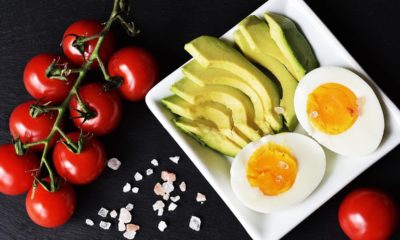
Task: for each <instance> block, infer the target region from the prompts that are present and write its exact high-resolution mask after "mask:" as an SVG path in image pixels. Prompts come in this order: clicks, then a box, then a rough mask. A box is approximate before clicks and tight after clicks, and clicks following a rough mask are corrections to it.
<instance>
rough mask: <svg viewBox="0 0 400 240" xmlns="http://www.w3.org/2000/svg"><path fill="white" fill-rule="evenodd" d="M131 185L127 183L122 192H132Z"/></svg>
mask: <svg viewBox="0 0 400 240" xmlns="http://www.w3.org/2000/svg"><path fill="white" fill-rule="evenodd" d="M131 188H132V187H131V184H130V183H126V184H125V185H124V187H123V188H122V191H123V192H124V193H127V192H129V191H130V190H131Z"/></svg>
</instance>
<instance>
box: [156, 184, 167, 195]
mask: <svg viewBox="0 0 400 240" xmlns="http://www.w3.org/2000/svg"><path fill="white" fill-rule="evenodd" d="M154 193H155V194H156V195H157V196H163V195H164V194H165V191H164V189H163V187H162V186H161V184H160V183H156V185H154Z"/></svg>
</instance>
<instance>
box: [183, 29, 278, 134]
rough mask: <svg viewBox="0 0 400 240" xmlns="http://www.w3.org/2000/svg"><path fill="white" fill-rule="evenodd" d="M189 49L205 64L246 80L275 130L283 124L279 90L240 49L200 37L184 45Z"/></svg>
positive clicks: (216, 40) (210, 38) (208, 37)
mask: <svg viewBox="0 0 400 240" xmlns="http://www.w3.org/2000/svg"><path fill="white" fill-rule="evenodd" d="M185 50H186V51H188V52H189V53H190V54H191V55H192V56H193V57H194V59H196V60H197V61H198V62H199V63H200V64H201V65H202V66H203V67H207V68H218V69H222V70H225V71H228V72H231V73H233V74H235V75H237V76H239V77H240V78H241V79H244V80H246V81H247V82H248V84H249V85H250V86H251V87H252V88H253V89H254V90H255V91H256V92H257V94H258V96H259V97H260V98H261V99H262V102H263V107H264V113H265V114H266V115H265V119H266V120H267V122H268V123H269V125H270V126H271V127H272V129H273V130H274V131H280V130H281V129H282V127H283V123H282V117H281V115H279V114H277V113H276V112H275V111H274V110H273V109H274V108H275V107H278V106H279V100H280V99H279V92H278V89H277V87H276V85H275V83H274V82H272V80H271V79H269V78H268V77H267V76H266V75H264V74H263V73H262V72H261V71H260V70H259V69H258V68H257V67H255V66H254V65H253V64H252V63H250V62H249V61H248V60H247V59H246V58H245V57H244V56H243V55H242V54H240V52H238V51H237V50H236V49H234V48H232V47H231V46H229V45H228V44H226V43H225V42H223V41H222V40H220V39H218V38H215V37H211V36H200V37H198V38H196V39H194V40H192V41H191V42H189V43H187V44H185Z"/></svg>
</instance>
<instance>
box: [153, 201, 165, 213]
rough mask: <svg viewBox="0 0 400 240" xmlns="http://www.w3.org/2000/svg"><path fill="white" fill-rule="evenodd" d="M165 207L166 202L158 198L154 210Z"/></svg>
mask: <svg viewBox="0 0 400 240" xmlns="http://www.w3.org/2000/svg"><path fill="white" fill-rule="evenodd" d="M164 207H165V204H164V202H163V201H161V200H158V201H157V202H155V203H154V204H153V210H154V211H157V210H159V209H163V208H164Z"/></svg>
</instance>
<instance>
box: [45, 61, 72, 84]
mask: <svg viewBox="0 0 400 240" xmlns="http://www.w3.org/2000/svg"><path fill="white" fill-rule="evenodd" d="M59 61H60V58H55V59H53V61H52V62H51V63H50V65H49V66H48V67H47V69H46V72H45V74H46V77H48V78H50V79H56V80H60V81H66V82H68V79H67V77H68V76H69V75H70V74H71V73H72V72H74V71H73V70H72V69H70V68H69V67H68V63H60V62H59Z"/></svg>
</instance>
